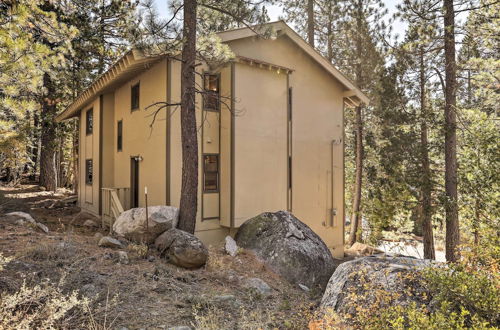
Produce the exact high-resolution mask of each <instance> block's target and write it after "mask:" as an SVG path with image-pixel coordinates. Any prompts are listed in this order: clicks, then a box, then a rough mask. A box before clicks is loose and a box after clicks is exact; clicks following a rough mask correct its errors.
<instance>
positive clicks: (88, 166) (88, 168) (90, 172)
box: [85, 159, 94, 185]
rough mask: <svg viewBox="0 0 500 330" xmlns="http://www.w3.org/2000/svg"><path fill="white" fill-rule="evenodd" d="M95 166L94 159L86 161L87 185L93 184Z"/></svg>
mask: <svg viewBox="0 0 500 330" xmlns="http://www.w3.org/2000/svg"><path fill="white" fill-rule="evenodd" d="M93 179H94V178H93V164H92V159H87V160H85V183H86V184H89V185H91V184H92V182H93Z"/></svg>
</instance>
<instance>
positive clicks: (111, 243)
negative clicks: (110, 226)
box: [98, 236, 123, 249]
mask: <svg viewBox="0 0 500 330" xmlns="http://www.w3.org/2000/svg"><path fill="white" fill-rule="evenodd" d="M98 245H99V246H100V247H109V248H115V249H121V248H123V245H122V243H121V242H120V241H119V240H117V239H115V238H112V237H109V236H104V237H103V238H101V239H100V240H99V243H98Z"/></svg>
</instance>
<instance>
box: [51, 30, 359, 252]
mask: <svg viewBox="0 0 500 330" xmlns="http://www.w3.org/2000/svg"><path fill="white" fill-rule="evenodd" d="M274 24H276V23H274ZM276 26H277V27H281V28H282V32H281V33H279V34H278V37H277V38H275V39H272V40H271V39H269V40H267V39H262V38H259V37H256V36H252V35H251V34H249V31H247V30H245V29H240V30H236V31H231V32H228V33H226V34H225V33H222V34H221V38H222V40H223V41H224V42H226V43H227V44H228V45H229V47H230V48H231V49H232V51H233V52H234V54H235V61H232V62H231V63H228V64H226V65H225V66H222V67H219V68H217V69H215V70H209V68H208V67H207V66H206V65H202V66H199V67H198V68H197V70H198V71H199V73H200V76H199V77H198V78H197V83H198V84H199V86H201V85H202V84H203V81H202V78H201V77H202V75H203V73H207V72H209V73H210V74H216V75H218V84H219V85H218V88H219V95H220V99H221V102H220V108H219V109H218V111H207V110H205V109H204V107H203V104H204V103H203V102H204V100H202V97H201V96H200V95H198V96H197V100H196V103H197V121H198V127H199V128H200V129H199V133H198V139H199V140H198V142H199V159H200V166H199V168H200V173H199V178H200V184H199V186H200V189H199V192H198V201H199V203H198V213H197V214H198V218H197V223H196V235H197V236H199V237H200V238H201V239H202V240H203V241H205V242H206V243H216V242H219V241H221V240H222V239H223V238H224V237H225V236H226V235H228V234H229V233H231V234H232V233H234V232H235V231H236V230H237V228H238V227H239V226H240V225H241V224H242V223H243V222H244V221H245V220H247V219H249V218H251V217H253V216H255V215H257V214H259V213H261V212H264V211H278V210H289V211H291V212H293V213H294V214H295V215H296V216H297V217H298V218H299V219H301V220H302V221H304V222H305V223H306V224H307V225H309V226H310V227H311V228H312V229H313V230H314V231H315V232H316V233H318V234H319V235H320V236H321V238H322V239H323V240H324V241H325V242H326V243H327V245H328V246H329V247H331V248H332V252H333V255H334V256H336V257H342V256H343V230H344V224H343V223H344V221H343V219H344V165H343V164H344V133H343V132H344V131H343V118H344V117H343V113H344V105H345V103H346V97H349V101H350V102H352V100H353V97H356V95H361V94H359V91H358V90H354V89H353V88H352V86H351V85H349V83H348V82H346V80H345V78H344V77H343V76H340V75H338V74H337V71H335V70H336V69H330V68H327V69H325V65H327V64H325V63H324V62H321V61H320V60H318V58H317V56H319V55H317V54H316V53H312V52H314V50H311V49H308V48H307V47H305V46H304V45H303V44H300V40H299V41H298V39H296V38H297V36H296V35H294V34H293V33H291V32H290V30H289V28H288V27H287V26H286V25H284V23H282V22H280V23H279V25H276ZM287 29H288V30H287ZM283 31H284V32H283ZM287 31H288V32H287ZM285 32H286V33H285ZM311 51H312V52H311ZM328 65H329V64H328ZM115 66H119V68H118V69H117V71H116V72H111V74H108V76H106V75H105V76H104V77H103V78H102V81H98V82H97V83H96V87H94V90H91V91H90V92H88V91H87V92H85V93H86V94H84V95H83V96H82V97H80V98H79V99H78V100H77V101H76V102H75V104H74V105H72V106H70V107H69V108H68V109H67V111H66V112H65V113H63V114H62V115H60V118H59V120H63V119H66V118H69V117H71V116H78V118H79V119H80V145H79V157H80V159H79V162H80V163H79V164H80V169H82V170H81V171H80V175H79V177H80V182H81V184H80V185H79V187H80V188H79V191H78V195H79V196H78V197H79V204H80V206H81V207H82V208H83V209H85V210H88V211H89V212H92V213H95V214H103V212H104V211H103V210H102V208H103V205H107V204H106V203H104V204H103V202H102V201H103V200H104V198H105V197H106V196H103V192H102V189H101V188H130V187H131V185H134V182H135V181H134V182H132V181H131V176H132V177H133V175H132V173H131V172H132V166H136V165H132V164H138V191H139V194H138V197H139V199H138V205H139V206H144V204H145V200H144V193H143V192H144V188H145V187H147V188H148V205H173V206H178V204H179V201H180V193H181V173H182V162H181V159H182V154H181V127H180V109H177V108H176V107H170V108H169V109H163V110H160V112H159V113H158V115H157V116H156V119H155V120H154V123H153V125H152V126H151V123H152V122H153V116H152V114H153V113H154V112H155V111H156V107H154V106H151V107H149V106H150V105H153V104H155V103H157V102H169V103H177V102H179V101H180V66H181V65H180V62H179V61H177V60H175V59H167V58H165V57H160V58H155V59H148V58H141V57H139V56H137V55H136V54H135V53H129V54H127V55H126V57H125V60H123V61H122V62H118V63H117V65H115ZM112 70H113V69H112ZM120 70H121V71H120ZM120 72H121V73H120ZM120 74H121V75H120ZM136 84H139V87H138V88H139V95H140V96H139V106H138V108H137V109H132V104H131V93H132V87H133V86H136ZM361 96H362V95H361ZM148 107H149V108H148ZM90 108H92V109H93V117H94V119H93V126H94V129H93V131H92V134H86V133H87V132H86V125H85V124H86V114H87V110H88V109H90ZM118 122H120V125H121V128H122V137H121V149H120V150H119V148H118ZM204 155H207V157H208V156H209V155H215V157H218V158H217V159H218V168H217V171H218V185H217V189H213V190H210V191H204V189H203V185H204V181H203V180H204V175H205V174H204V165H203V160H204ZM210 157H211V156H210ZM86 159H92V160H93V164H94V166H93V173H92V177H93V180H92V184H85V182H86V180H85V179H86V177H87V176H88V173H85V161H86ZM132 159H137V161H133V160H132ZM207 159H208V158H207ZM210 159H211V158H210ZM214 159H215V158H214ZM207 175H208V174H207ZM127 191H128V190H127ZM124 203H125V202H124ZM125 204H126V203H125Z"/></svg>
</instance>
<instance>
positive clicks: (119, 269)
mask: <svg viewBox="0 0 500 330" xmlns="http://www.w3.org/2000/svg"><path fill="white" fill-rule="evenodd" d="M69 195H70V192H69V191H66V190H58V192H57V193H52V192H47V191H42V190H40V189H39V187H38V186H35V185H22V186H20V187H18V188H12V187H2V186H0V254H3V256H4V257H12V258H13V259H12V260H11V261H10V262H9V263H7V264H6V265H5V266H4V269H3V270H2V271H0V294H1V293H2V292H14V291H16V290H18V289H19V288H20V287H21V285H22V284H23V283H26V284H27V285H28V286H33V285H39V284H42V283H46V282H48V281H49V282H51V283H58V284H59V285H60V286H61V287H62V288H63V290H64V291H65V292H68V293H69V292H71V291H73V290H77V291H79V292H80V294H81V295H85V296H89V297H93V305H92V306H93V312H92V313H90V314H91V317H92V318H93V319H95V320H96V321H97V322H98V323H99V324H100V325H106V327H105V328H107V329H124V328H128V329H139V328H143V329H164V328H169V327H172V326H182V325H185V326H190V327H195V328H205V329H210V328H211V329H217V328H219V329H223V328H224V329H236V328H238V329H258V328H268V327H276V328H296V329H304V328H307V324H308V321H309V320H310V319H311V317H312V315H313V311H314V310H315V309H316V307H317V306H318V304H319V300H320V299H321V292H316V291H314V290H311V291H310V292H305V291H303V290H301V289H300V288H298V287H295V286H293V285H291V284H289V283H287V282H286V281H284V280H282V279H281V278H280V277H279V276H277V275H276V274H275V273H273V272H272V271H270V270H269V269H267V268H266V267H265V265H263V264H262V263H261V262H259V261H258V260H257V259H256V258H255V257H254V256H253V255H252V254H251V253H249V252H244V251H243V252H241V253H239V254H238V255H237V256H236V257H231V256H228V255H226V254H225V253H224V251H223V249H222V246H215V247H214V246H211V247H210V248H209V250H210V257H209V261H208V263H207V265H206V266H205V267H203V268H201V269H197V270H184V269H181V268H178V267H176V266H173V265H171V264H169V263H167V262H166V261H165V260H163V259H162V258H160V257H159V256H158V255H157V254H156V253H155V252H154V251H150V252H149V255H150V256H152V258H151V257H150V258H149V259H146V258H144V257H143V256H141V254H142V252H141V251H140V249H139V248H138V247H137V246H135V245H133V244H132V245H129V246H128V247H127V249H126V252H127V253H128V256H129V260H130V262H129V263H128V264H122V263H120V262H119V261H118V256H117V251H116V250H112V249H108V248H101V247H98V246H97V239H96V238H95V237H94V235H95V234H96V232H101V233H102V234H103V235H106V233H107V231H106V230H103V229H101V228H88V227H85V226H83V223H84V222H85V220H88V219H92V216H91V215H88V214H85V213H81V212H80V209H79V208H78V207H77V206H74V205H66V206H61V205H59V206H58V207H54V205H53V204H54V201H57V200H61V199H63V198H65V197H68V196H69ZM13 211H23V212H27V213H29V214H31V215H32V216H33V218H34V219H35V220H36V221H38V222H41V223H43V224H45V225H46V226H47V227H48V228H49V233H47V234H46V233H43V232H41V231H39V230H37V229H36V228H34V227H33V226H27V225H16V224H13V223H9V222H6V221H1V220H2V217H3V216H4V215H5V213H8V212H13ZM93 220H94V221H96V222H97V221H98V220H96V219H93ZM253 277H257V278H260V279H262V280H264V281H265V282H266V283H267V284H269V286H271V288H272V294H271V295H270V296H262V295H259V294H258V293H256V292H255V291H252V290H249V289H247V288H244V287H242V286H241V285H240V283H241V279H245V278H253ZM74 327H75V328H78V327H79V325H74Z"/></svg>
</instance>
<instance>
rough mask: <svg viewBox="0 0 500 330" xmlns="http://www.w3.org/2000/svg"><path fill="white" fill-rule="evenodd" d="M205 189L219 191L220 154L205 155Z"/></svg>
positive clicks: (206, 190)
mask: <svg viewBox="0 0 500 330" xmlns="http://www.w3.org/2000/svg"><path fill="white" fill-rule="evenodd" d="M203 191H204V192H218V191H219V155H213V154H212V155H203Z"/></svg>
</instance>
